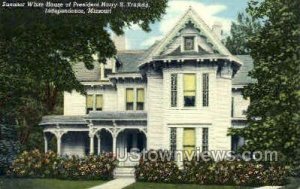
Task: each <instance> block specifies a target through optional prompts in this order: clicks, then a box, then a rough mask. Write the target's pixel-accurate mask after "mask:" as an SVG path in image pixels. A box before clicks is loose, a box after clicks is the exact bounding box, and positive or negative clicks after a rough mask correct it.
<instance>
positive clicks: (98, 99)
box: [96, 95, 103, 109]
mask: <svg viewBox="0 0 300 189" xmlns="http://www.w3.org/2000/svg"><path fill="white" fill-rule="evenodd" d="M102 107H103V96H102V95H96V109H102Z"/></svg>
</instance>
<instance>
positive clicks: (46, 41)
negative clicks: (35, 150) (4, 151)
mask: <svg viewBox="0 0 300 189" xmlns="http://www.w3.org/2000/svg"><path fill="white" fill-rule="evenodd" d="M43 2H46V0H44V1H43ZM82 2H84V1H82ZM106 2H112V3H119V1H117V0H108V1H106ZM123 2H124V3H126V2H127V0H124V1H123ZM141 2H147V3H148V4H149V8H147V9H141V8H130V9H129V8H128V9H121V8H116V9H113V11H112V14H101V15H100V14H86V15H49V14H44V13H43V11H41V10H40V9H37V8H34V9H33V8H32V9H31V8H25V9H24V8H3V7H1V10H0V86H1V88H0V123H9V124H17V125H20V126H21V131H22V132H20V133H19V138H20V141H21V143H23V144H26V143H27V141H28V138H29V135H30V133H31V130H32V128H33V126H35V125H37V123H38V122H39V121H40V119H41V117H42V116H43V115H45V114H53V113H55V112H57V110H58V107H59V104H61V103H62V101H61V100H60V99H61V97H62V92H63V91H72V90H77V91H79V92H81V93H84V87H83V86H82V85H81V84H80V83H79V82H78V81H77V80H76V77H75V74H74V71H73V70H72V66H73V64H75V63H77V62H84V63H85V65H86V67H87V68H88V69H93V63H94V61H95V59H94V58H93V56H94V55H95V56H96V57H97V58H96V60H97V62H102V63H105V61H106V59H107V58H110V57H113V56H114V55H115V54H116V49H115V46H114V43H113V41H112V40H111V38H110V33H111V32H114V33H116V34H117V35H120V34H123V32H124V29H125V28H128V27H130V26H132V25H133V24H137V25H139V26H140V27H141V28H142V29H143V30H145V31H149V30H150V28H149V24H151V23H153V22H155V21H157V20H159V19H160V18H161V16H162V14H164V11H165V8H166V3H167V0H141ZM58 102H60V103H58Z"/></svg>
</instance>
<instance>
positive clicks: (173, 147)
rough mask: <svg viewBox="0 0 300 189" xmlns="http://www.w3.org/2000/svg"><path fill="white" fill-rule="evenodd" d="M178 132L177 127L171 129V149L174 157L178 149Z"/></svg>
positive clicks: (173, 157)
mask: <svg viewBox="0 0 300 189" xmlns="http://www.w3.org/2000/svg"><path fill="white" fill-rule="evenodd" d="M176 141H177V132H176V128H171V129H170V151H171V153H172V159H175V153H176V149H177V144H176Z"/></svg>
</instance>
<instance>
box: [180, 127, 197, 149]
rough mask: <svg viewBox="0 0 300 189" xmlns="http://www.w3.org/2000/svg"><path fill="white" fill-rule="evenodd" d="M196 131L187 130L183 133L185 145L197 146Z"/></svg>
mask: <svg viewBox="0 0 300 189" xmlns="http://www.w3.org/2000/svg"><path fill="white" fill-rule="evenodd" d="M195 138H196V137H195V129H194V128H185V129H184V132H183V139H184V140H183V145H188V146H195V143H196V140H195Z"/></svg>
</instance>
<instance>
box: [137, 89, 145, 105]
mask: <svg viewBox="0 0 300 189" xmlns="http://www.w3.org/2000/svg"><path fill="white" fill-rule="evenodd" d="M144 100H145V92H144V89H137V102H144Z"/></svg>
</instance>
